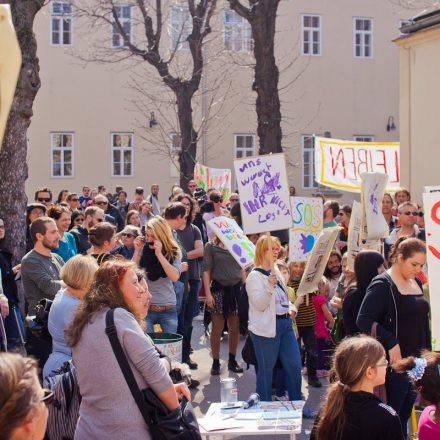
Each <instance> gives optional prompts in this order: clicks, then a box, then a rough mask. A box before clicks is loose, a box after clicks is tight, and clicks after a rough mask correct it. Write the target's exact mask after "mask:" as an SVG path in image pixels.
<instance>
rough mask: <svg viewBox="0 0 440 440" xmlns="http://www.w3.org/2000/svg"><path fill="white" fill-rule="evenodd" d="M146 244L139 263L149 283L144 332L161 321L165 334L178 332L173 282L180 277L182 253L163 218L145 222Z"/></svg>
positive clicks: (149, 330) (151, 330)
mask: <svg viewBox="0 0 440 440" xmlns="http://www.w3.org/2000/svg"><path fill="white" fill-rule="evenodd" d="M145 232H146V243H145V245H144V247H143V249H142V255H141V258H140V262H139V266H140V267H142V268H144V269H145V271H146V272H147V278H148V286H149V289H150V292H151V294H152V295H153V298H152V299H151V303H150V309H149V311H148V316H147V318H146V321H147V332H148V333H151V332H153V331H154V324H160V326H161V328H162V331H164V332H165V333H176V331H177V308H176V293H175V291H174V286H173V283H175V282H176V281H177V280H178V279H179V277H180V266H181V258H182V255H181V252H180V249H179V245H178V244H177V242H176V240H175V239H174V236H173V231H172V230H171V227H170V226H169V224H168V223H167V221H166V220H164V219H163V218H162V217H155V218H153V219H151V220H150V221H149V222H148V223H147V227H146V231H145Z"/></svg>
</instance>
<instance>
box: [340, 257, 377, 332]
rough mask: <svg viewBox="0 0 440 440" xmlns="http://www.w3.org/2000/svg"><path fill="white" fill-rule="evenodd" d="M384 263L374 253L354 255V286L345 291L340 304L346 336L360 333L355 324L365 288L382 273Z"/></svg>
mask: <svg viewBox="0 0 440 440" xmlns="http://www.w3.org/2000/svg"><path fill="white" fill-rule="evenodd" d="M384 262H385V261H384V259H383V256H382V255H381V254H380V253H379V252H376V251H367V250H365V251H361V252H359V253H358V254H357V255H356V258H355V260H354V273H355V276H356V286H355V287H352V288H351V289H350V290H348V291H347V294H346V295H345V298H344V302H343V304H342V314H343V317H344V328H345V332H346V335H347V336H354V335H356V334H358V333H362V331H361V330H360V328H359V327H358V326H357V324H356V320H357V317H358V314H359V310H360V308H361V304H362V301H363V300H364V298H365V294H366V292H367V287H368V286H369V285H370V283H371V281H372V280H373V279H374V278H375V277H376V276H377V275H379V274H381V273H382V272H384V270H385V267H384Z"/></svg>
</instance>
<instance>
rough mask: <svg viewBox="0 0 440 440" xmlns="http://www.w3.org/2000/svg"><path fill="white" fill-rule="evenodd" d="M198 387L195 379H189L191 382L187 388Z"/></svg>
mask: <svg viewBox="0 0 440 440" xmlns="http://www.w3.org/2000/svg"><path fill="white" fill-rule="evenodd" d="M199 385H200V381H198V380H196V379H191V382H190V383H189V384H188V388H191V389H194V388H197V387H198V386H199Z"/></svg>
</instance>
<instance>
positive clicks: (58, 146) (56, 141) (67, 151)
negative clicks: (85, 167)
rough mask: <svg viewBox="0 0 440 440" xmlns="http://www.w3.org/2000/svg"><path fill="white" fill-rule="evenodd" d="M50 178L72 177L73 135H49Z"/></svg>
mask: <svg viewBox="0 0 440 440" xmlns="http://www.w3.org/2000/svg"><path fill="white" fill-rule="evenodd" d="M50 144H51V162H52V163H51V176H52V177H73V133H51V134H50Z"/></svg>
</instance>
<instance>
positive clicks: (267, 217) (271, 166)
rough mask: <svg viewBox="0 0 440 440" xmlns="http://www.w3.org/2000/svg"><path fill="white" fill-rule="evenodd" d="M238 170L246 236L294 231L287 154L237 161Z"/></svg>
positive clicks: (235, 165)
mask: <svg viewBox="0 0 440 440" xmlns="http://www.w3.org/2000/svg"><path fill="white" fill-rule="evenodd" d="M234 167H235V175H236V177H237V184H238V190H239V193H240V205H241V217H242V220H243V229H244V231H245V232H246V234H258V233H260V232H267V231H276V230H278V229H290V228H291V226H292V217H291V208H290V196H289V186H288V183H287V173H286V161H285V158H284V154H268V155H265V156H257V157H247V158H243V159H236V160H235V161H234Z"/></svg>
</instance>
